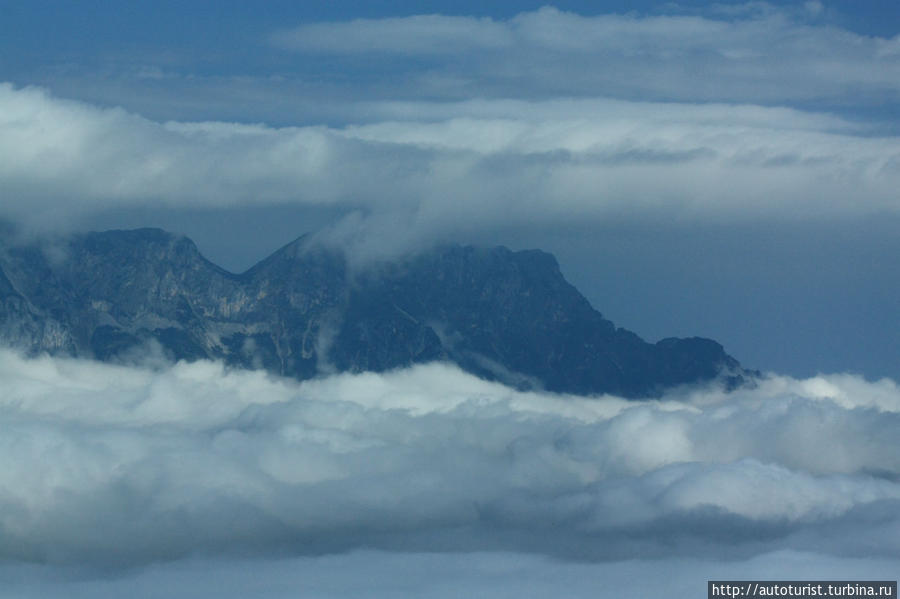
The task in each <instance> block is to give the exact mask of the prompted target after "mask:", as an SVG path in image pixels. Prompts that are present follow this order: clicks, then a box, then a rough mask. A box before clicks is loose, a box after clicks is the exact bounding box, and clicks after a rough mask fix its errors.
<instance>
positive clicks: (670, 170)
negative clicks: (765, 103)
mask: <svg viewBox="0 0 900 599" xmlns="http://www.w3.org/2000/svg"><path fill="white" fill-rule="evenodd" d="M372 108H373V111H374V113H373V114H376V115H377V116H378V119H376V120H375V121H373V122H370V123H367V124H360V125H353V126H345V127H339V128H331V127H324V126H321V127H285V128H272V127H267V126H264V125H245V124H234V123H211V122H210V123H178V122H167V123H157V122H153V121H150V120H148V119H145V118H143V117H141V116H139V115H135V114H130V113H127V112H125V111H123V110H120V109H104V108H99V107H95V106H91V105H87V104H83V103H78V102H73V101H67V100H61V99H58V98H55V97H53V96H51V95H49V94H48V93H47V92H45V91H43V90H40V89H35V88H25V89H18V88H15V87H13V86H12V85H8V84H4V85H0V194H2V196H3V198H4V202H3V204H2V206H0V216H3V217H6V218H10V219H13V220H17V221H20V222H25V223H27V224H28V225H29V226H31V227H38V228H40V227H44V228H46V227H48V226H53V224H54V223H55V224H57V225H59V224H61V223H67V224H71V223H72V222H75V221H77V220H78V219H79V218H80V217H82V218H83V217H85V215H89V214H92V213H95V212H96V211H100V210H106V209H114V208H127V207H135V206H138V207H165V206H168V207H182V208H183V207H191V206H193V207H224V206H253V205H260V204H272V203H286V204H297V205H301V206H323V205H327V206H332V207H335V208H337V209H338V210H343V211H345V212H348V213H349V212H353V211H359V213H360V214H364V215H365V218H364V219H362V220H361V221H353V220H351V221H349V224H348V223H345V225H344V226H345V228H349V229H353V230H354V231H355V234H358V232H357V231H356V229H370V230H372V231H374V232H375V233H377V235H373V237H381V238H391V239H395V240H396V242H397V243H398V244H401V245H402V244H403V243H405V242H412V241H414V240H415V239H416V238H426V237H427V238H433V237H435V236H440V235H441V234H445V235H452V234H454V233H458V232H460V231H467V230H473V229H474V230H489V229H490V228H492V227H497V226H515V225H518V224H530V223H535V222H543V223H547V224H554V223H556V224H566V223H574V222H578V223H589V222H600V221H604V220H608V219H638V220H647V219H650V220H665V221H667V222H671V221H676V222H677V221H681V222H687V223H694V222H705V221H709V220H725V221H729V220H735V219H745V218H776V219H784V218H807V217H810V216H813V217H816V218H820V217H828V216H829V215H830V216H847V215H871V214H880V213H891V214H896V213H897V212H898V211H900V203H898V200H897V194H896V189H897V188H898V187H900V142H898V139H897V138H895V137H879V136H877V135H872V133H873V132H872V131H869V130H867V129H865V128H861V127H860V126H858V125H853V124H851V123H849V122H846V121H843V120H841V119H839V118H837V117H833V116H827V115H820V114H813V113H804V112H801V111H797V110H791V109H784V108H764V107H758V106H727V105H715V104H713V105H703V106H697V105H682V104H654V103H635V102H620V101H612V100H603V99H593V100H553V101H546V102H524V101H513V100H504V101H500V100H497V101H488V100H485V101H467V102H460V103H451V104H417V103H413V104H405V103H396V102H395V103H382V104H377V105H373V107H372ZM400 223H402V226H398V225H399V224H400ZM386 231H389V232H390V235H385V232H386ZM397 231H405V233H404V234H403V235H398V234H397ZM405 238H409V239H405Z"/></svg>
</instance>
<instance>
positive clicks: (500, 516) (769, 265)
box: [0, 0, 900, 598]
mask: <svg viewBox="0 0 900 599" xmlns="http://www.w3.org/2000/svg"><path fill="white" fill-rule="evenodd" d="M898 189H900V3H898V2H896V0H877V1H876V0H872V1H863V2H858V1H850V0H841V1H836V0H835V1H832V0H821V1H815V0H812V1H807V2H768V3H767V2H748V3H734V2H727V3H707V2H696V1H690V2H688V1H684V2H677V3H676V2H652V1H639V2H624V1H623V2H558V3H555V4H553V5H550V4H546V5H545V3H540V2H534V3H532V2H517V3H475V2H469V1H462V2H454V3H449V2H444V1H428V2H375V1H368V2H363V1H360V2H287V1H271V2H264V3H243V2H231V1H226V2H212V1H210V2H190V1H179V2H174V1H160V2H129V3H122V2H112V1H109V2H100V1H96V0H94V1H84V2H77V3H73V2H45V1H40V0H35V1H32V2H10V1H6V0H0V218H2V219H4V220H9V221H12V222H13V223H15V224H16V225H17V227H18V229H19V230H20V231H21V232H23V234H25V235H27V236H38V237H45V238H50V239H52V238H53V237H54V236H55V235H58V234H64V233H67V232H72V231H81V230H90V229H107V228H114V227H119V228H123V227H143V226H160V227H163V228H166V229H169V230H172V231H175V232H180V233H185V234H187V235H189V236H190V237H191V238H193V239H194V240H195V241H196V242H197V243H198V245H199V247H200V249H201V250H202V251H203V252H204V253H205V254H206V255H207V256H208V257H209V258H210V259H211V260H213V261H214V262H216V263H218V264H220V265H222V266H223V267H225V268H228V269H230V270H232V271H235V272H240V271H242V270H244V269H246V268H248V267H250V266H251V265H252V264H253V263H254V262H256V261H257V260H259V259H262V258H263V257H265V256H266V255H267V254H268V253H269V252H271V251H273V250H275V249H276V248H278V247H279V246H281V245H283V244H285V243H288V242H289V241H291V240H293V239H295V238H296V237H298V236H299V235H301V234H303V233H306V232H308V231H319V234H320V235H322V236H324V237H325V238H327V239H330V240H331V241H333V242H337V243H340V244H342V245H343V246H344V247H345V248H346V250H347V252H348V255H349V256H350V257H351V258H352V259H353V260H355V261H357V263H358V264H360V265H365V264H367V263H369V262H371V261H373V260H379V259H388V258H392V257H396V256H398V255H403V254H404V253H407V252H413V251H416V250H418V249H420V248H423V247H425V246H427V245H429V244H431V243H434V242H449V241H457V242H463V243H470V242H471V243H480V244H505V245H508V246H510V247H512V248H514V249H525V248H535V247H537V248H542V249H545V250H548V251H551V252H553V253H554V254H555V255H556V256H557V257H558V259H559V263H560V267H561V269H562V271H563V273H564V274H565V275H566V277H567V278H568V279H569V280H570V281H571V282H572V283H573V284H575V286H576V287H578V288H579V289H580V290H581V291H582V292H583V293H585V295H586V296H587V297H588V299H589V300H590V301H591V303H592V304H593V305H594V306H595V307H596V308H597V309H598V310H600V311H601V312H602V313H603V314H604V316H606V317H607V318H610V319H611V320H613V321H614V322H615V323H616V324H618V325H620V326H623V327H626V328H629V329H631V330H634V331H636V332H637V333H638V334H640V335H641V336H643V337H645V338H646V339H648V340H650V341H656V340H658V339H660V338H664V337H669V336H690V335H701V336H706V337H711V338H714V339H716V340H718V341H720V342H721V343H722V344H723V345H724V346H725V348H726V350H728V351H729V352H730V353H731V354H732V355H734V356H735V357H736V358H738V359H739V360H740V361H741V362H742V364H743V365H745V366H747V367H749V368H757V369H760V370H763V371H766V372H767V373H769V374H768V375H766V376H765V377H764V378H762V379H761V381H760V384H759V385H758V386H757V387H755V388H752V389H750V388H745V389H740V390H738V391H737V392H735V393H732V394H725V393H723V392H722V391H721V390H718V389H715V388H708V389H677V390H672V391H670V392H669V393H667V394H666V395H664V396H663V397H662V398H660V400H659V401H633V402H630V401H625V400H621V399H618V398H612V397H604V398H583V397H571V396H556V395H552V394H546V393H541V392H533V393H531V392H529V393H525V392H519V391H516V390H513V389H508V388H505V387H503V386H501V385H499V384H495V383H490V382H487V381H481V380H478V379H476V378H474V377H471V376H469V375H467V374H465V373H462V372H460V371H459V370H458V369H455V368H454V367H452V366H449V365H441V364H432V365H423V366H419V367H415V368H410V369H406V370H400V371H396V372H391V373H385V374H380V375H379V374H373V373H362V374H356V375H351V374H341V375H334V376H327V377H323V378H318V379H315V380H311V381H306V382H303V383H299V382H296V381H285V380H280V379H275V378H270V377H267V376H266V375H265V374H263V373H260V372H243V371H227V370H225V369H224V367H223V366H222V365H221V364H217V363H213V362H196V363H193V364H184V363H180V364H175V365H165V364H160V363H159V362H158V361H157V362H152V363H149V364H144V365H140V364H139V365H130V366H126V365H110V364H99V363H94V362H90V361H77V360H68V359H64V358H58V357H57V358H50V357H38V358H24V357H22V356H19V355H16V354H14V353H12V352H10V351H8V350H5V349H3V348H0V421H2V423H3V427H4V434H3V436H2V438H0V449H2V451H0V530H2V531H3V534H2V535H0V597H4V596H16V597H29V596H33V597H54V596H58V597H104V596H116V597H120V596H122V595H129V596H133V597H142V596H159V595H160V594H161V593H162V594H166V596H191V597H194V596H211V597H219V596H220V597H230V596H235V597H237V596H241V597H245V596H259V597H294V596H297V595H298V593H299V594H300V595H302V594H303V593H306V594H308V595H311V596H313V595H314V596H321V597H335V598H338V597H358V596H360V595H361V594H362V593H363V592H365V594H366V596H371V597H394V598H396V597H404V596H416V597H459V596H486V597H509V596H516V597H548V596H554V597H555V596H558V594H559V588H560V587H564V588H565V589H566V591H567V592H568V593H569V594H570V595H571V596H572V597H603V596H617V597H618V596H635V597H639V596H640V597H643V596H651V595H660V596H662V595H666V596H675V597H695V596H697V595H698V594H702V593H703V592H704V591H703V589H704V588H705V585H706V580H707V579H711V578H722V579H729V578H730V579H743V580H746V579H753V578H756V579H767V578H768V579H771V578H781V579H807V580H811V579H825V578H830V579H845V580H850V579H881V580H884V579H892V578H896V564H897V560H898V557H900V545H898V539H900V518H898V514H900V484H898V481H900V462H898V460H900V447H898V436H897V430H898V416H900V390H898V385H897V382H896V381H898V380H900V334H898V332H900V301H898V298H900V266H898V260H897V256H900V195H898V192H897V190H898ZM151 357H152V356H151ZM885 377H891V378H885ZM410 564H412V566H410ZM411 571H412V572H411Z"/></svg>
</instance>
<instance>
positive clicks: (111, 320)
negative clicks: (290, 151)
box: [0, 229, 748, 397]
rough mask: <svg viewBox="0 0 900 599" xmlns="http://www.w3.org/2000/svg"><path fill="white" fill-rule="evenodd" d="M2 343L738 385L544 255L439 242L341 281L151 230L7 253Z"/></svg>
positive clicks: (611, 381) (319, 263)
mask: <svg viewBox="0 0 900 599" xmlns="http://www.w3.org/2000/svg"><path fill="white" fill-rule="evenodd" d="M0 343H2V344H4V345H8V346H12V347H15V348H18V349H21V350H23V351H25V352H27V353H31V354H34V353H40V352H49V353H51V354H61V355H71V356H79V357H86V358H87V357H90V358H95V359H98V360H104V361H122V360H124V361H128V360H130V359H135V358H137V357H138V356H140V355H141V354H142V353H146V352H147V351H148V349H150V350H153V349H155V351H160V350H161V351H163V352H164V353H165V354H166V355H167V356H168V357H170V358H172V359H179V360H181V359H184V360H196V359H201V358H210V359H219V360H224V361H225V362H226V363H227V364H230V365H234V366H240V367H245V368H264V369H266V370H268V371H271V372H273V373H277V374H280V375H284V376H290V377H294V378H297V379H306V378H310V377H313V376H316V375H317V374H321V373H329V372H344V371H350V372H358V371H365V370H371V371H384V370H388V369H392V368H397V367H402V366H408V365H411V364H415V363H422V362H430V361H434V360H445V361H450V362H454V363H456V364H458V365H459V366H460V367H462V368H463V369H465V370H467V371H469V372H472V373H474V374H477V375H478V376H482V377H486V378H490V379H496V380H500V381H502V382H505V383H508V384H513V385H516V386H517V387H526V388H527V387H534V388H544V389H547V390H550V391H561V392H572V393H582V394H594V393H614V394H619V395H623V396H626V397H643V396H651V395H654V394H657V393H659V392H660V391H661V390H662V389H664V388H666V387H671V386H674V385H679V384H685V383H696V382H703V381H709V380H712V379H715V378H717V377H718V378H722V379H723V380H724V381H725V382H726V384H729V385H735V384H739V383H741V382H742V381H743V380H744V378H745V377H747V376H748V372H747V371H744V370H742V369H741V368H740V366H739V364H738V363H737V361H736V360H735V359H734V358H732V357H730V356H729V355H728V354H726V353H725V351H724V350H723V348H722V346H721V345H719V344H718V343H716V342H715V341H712V340H709V339H701V338H697V337H694V338H689V339H674V338H672V339H664V340H662V341H660V342H658V343H656V344H651V343H647V342H645V341H643V340H642V339H640V338H639V337H638V336H637V335H635V334H634V333H632V332H630V331H627V330H625V329H622V328H616V327H615V326H614V325H613V323H611V322H610V321H608V320H606V319H604V318H603V317H602V316H601V314H600V313H599V312H597V311H596V310H594V309H593V308H592V307H591V305H590V304H589V303H588V301H587V300H586V299H585V298H584V297H583V296H582V295H581V294H580V293H579V292H578V291H577V290H576V289H575V288H574V287H573V286H572V285H570V284H569V283H567V282H566V281H565V279H564V278H563V276H562V274H561V273H560V271H559V267H558V265H557V263H556V260H555V258H554V257H553V256H551V255H550V254H547V253H545V252H541V251H536V250H531V251H520V252H513V251H510V250H508V249H506V248H502V247H496V248H476V247H461V246H458V245H448V246H441V247H437V248H434V249H431V250H429V251H426V252H422V253H419V254H416V255H415V256H412V257H408V258H404V259H398V260H397V261H395V262H391V263H382V264H377V265H374V266H372V267H370V268H368V269H365V270H363V271H361V272H357V271H353V272H351V271H350V270H349V269H348V266H347V262H346V260H345V258H344V256H343V254H342V253H341V252H340V251H338V250H335V249H329V248H326V247H323V246H321V245H317V244H314V243H312V242H311V241H310V240H309V238H300V239H298V240H296V241H294V242H293V243H290V244H288V245H286V246H285V247H283V248H281V249H280V250H278V251H277V252H275V253H274V254H272V255H271V256H269V257H268V258H266V259H265V260H263V261H262V262H260V263H259V264H257V265H256V266H254V267H253V268H251V269H250V270H248V271H247V272H245V273H243V274H240V275H237V274H233V273H230V272H227V271H225V270H223V269H221V268H219V267H217V266H216V265H214V264H212V263H211V262H209V261H208V260H206V259H205V258H204V257H203V256H202V255H201V254H200V252H199V251H198V250H197V247H196V246H195V245H194V243H193V242H192V241H191V240H190V239H187V238H186V237H183V236H177V235H172V234H170V233H167V232H165V231H162V230H159V229H139V230H133V231H106V232H103V233H88V234H84V235H78V236H75V237H71V238H69V239H66V240H65V241H61V242H59V243H57V244H56V245H52V246H48V245H47V244H40V245H38V244H32V245H21V244H12V243H9V242H4V243H3V244H2V249H0Z"/></svg>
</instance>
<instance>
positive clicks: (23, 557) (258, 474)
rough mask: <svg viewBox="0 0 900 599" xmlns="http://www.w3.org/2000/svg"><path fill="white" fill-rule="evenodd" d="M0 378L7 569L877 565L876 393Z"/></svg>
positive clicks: (886, 460)
mask: <svg viewBox="0 0 900 599" xmlns="http://www.w3.org/2000/svg"><path fill="white" fill-rule="evenodd" d="M0 375H2V380H3V381H4V383H3V387H4V393H3V396H2V399H0V414H2V418H3V421H4V431H5V432H4V436H3V440H2V445H3V451H2V452H0V455H2V456H3V458H2V467H0V506H2V510H0V527H2V530H3V531H4V534H3V535H2V537H0V554H2V555H3V556H4V558H5V559H7V560H17V561H26V562H49V563H54V564H69V565H76V566H77V565H86V566H104V567H105V566H109V565H116V564H120V565H125V564H131V565H135V564H144V563H149V562H152V561H156V560H167V559H175V558H181V557H184V556H188V555H191V554H194V553H197V552H200V553H203V554H207V555H221V556H228V555H237V554H241V553H246V552H249V553H251V554H258V555H262V556H265V555H276V554H282V553H283V552H287V553H288V554H304V553H313V554H320V553H329V552H333V551H343V550H353V549H359V548H364V547H380V548H384V549H391V550H399V551H411V552H416V551H421V550H429V551H431V550H439V551H456V552H470V551H485V550H505V551H514V552H517V551H526V552H536V553H540V554H545V555H549V556H555V557H564V558H568V557H574V558H577V559H580V560H610V559H622V558H628V557H654V558H671V557H673V552H677V554H678V555H682V556H685V557H690V556H695V557H697V558H704V557H705V556H712V555H718V554H722V555H726V556H732V557H735V558H738V557H741V556H748V555H755V554H760V553H765V552H768V551H779V550H792V551H807V552H810V551H812V552H816V553H819V554H822V555H833V556H844V557H852V558H877V559H887V558H892V559H896V557H897V556H898V555H900V545H898V543H897V539H898V538H900V535H898V532H900V519H898V517H897V514H898V513H900V512H898V506H900V457H898V456H900V441H898V438H897V435H896V431H897V427H898V425H900V389H898V388H897V385H896V384H895V383H893V382H892V381H888V380H883V381H879V382H874V383H872V382H866V381H864V380H861V379H859V378H856V377H852V376H847V375H840V376H828V377H826V376H822V377H817V378H814V379H809V380H793V379H787V378H784V377H774V376H772V377H768V378H766V379H764V380H763V381H762V382H761V384H760V385H759V386H758V387H757V388H755V389H742V390H739V391H737V392H734V393H730V394H726V393H723V392H721V391H719V390H716V389H707V390H698V389H694V390H682V391H678V392H673V393H672V394H670V395H668V396H666V397H664V398H662V399H661V400H659V401H640V402H634V401H626V400H622V399H618V398H614V397H597V398H584V397H571V396H559V395H550V394H543V393H534V392H519V391H515V390H512V389H509V388H506V387H504V386H502V385H499V384H497V383H491V382H486V381H482V380H479V379H476V378H474V377H472V376H470V375H467V374H465V373H462V372H461V371H459V370H457V369H456V368H454V367H452V366H448V365H443V364H431V365H424V366H418V367H415V368H412V369H408V370H400V371H396V372H391V373H387V374H381V375H377V374H372V373H364V374H359V375H335V376H331V377H327V378H322V379H317V380H312V381H307V382H303V383H296V382H292V381H285V380H280V379H273V378H271V377H269V376H267V375H265V374H263V373H260V372H246V371H227V370H225V369H224V368H223V367H222V365H221V364H217V363H212V362H197V363H193V364H185V363H179V364H175V365H171V366H167V367H164V368H161V369H156V370H149V369H144V368H137V367H128V366H115V365H105V364H98V363H93V362H82V361H74V360H68V359H54V358H49V357H43V358H35V359H25V358H22V357H20V356H18V355H16V354H13V353H10V352H6V351H4V352H3V353H2V354H0ZM848 530H852V531H853V535H852V542H849V541H848V539H847V538H846V531H848Z"/></svg>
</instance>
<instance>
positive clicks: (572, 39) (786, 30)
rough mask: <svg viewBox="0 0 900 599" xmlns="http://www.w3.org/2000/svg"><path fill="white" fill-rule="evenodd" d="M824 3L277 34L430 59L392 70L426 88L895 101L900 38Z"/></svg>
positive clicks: (283, 39) (553, 12) (421, 19)
mask: <svg viewBox="0 0 900 599" xmlns="http://www.w3.org/2000/svg"><path fill="white" fill-rule="evenodd" d="M817 7H818V8H821V5H819V4H817V3H807V5H806V7H804V8H801V9H799V10H792V9H785V8H776V7H774V6H772V5H768V4H765V3H755V4H748V5H742V6H739V7H725V6H721V7H719V10H714V9H707V10H705V11H703V14H684V13H683V12H682V13H681V14H679V13H678V12H669V13H668V14H666V13H663V14H657V15H652V16H639V15H633V14H629V15H616V14H607V15H599V16H582V15H578V14H574V13H569V12H563V11H560V10H557V9H555V8H553V7H545V8H542V9H540V10H538V11H535V12H527V13H522V14H519V15H517V16H515V17H513V18H511V19H508V20H491V19H476V18H467V17H456V16H441V15H428V16H411V17H406V18H390V19H369V20H365V19H360V20H354V21H346V22H333V23H313V24H307V25H302V26H300V27H297V28H294V29H288V30H283V31H280V32H277V33H275V34H273V35H272V37H271V39H270V41H271V42H272V43H273V44H275V45H276V46H278V47H281V48H284V49H288V50H293V51H298V52H304V53H313V54H337V55H342V56H352V55H366V56H368V55H371V54H375V55H378V56H381V57H385V56H395V57H402V58H409V59H415V60H416V61H420V60H423V59H424V60H425V61H426V62H430V63H431V64H429V65H428V67H427V68H425V69H423V68H422V67H421V66H419V63H418V62H411V63H410V64H408V65H405V66H404V65H403V64H402V63H401V64H399V65H394V69H399V70H401V71H403V70H406V71H408V72H419V73H420V78H419V79H418V80H417V82H416V83H417V85H423V84H424V85H428V81H429V78H430V75H429V73H430V72H432V71H433V70H434V69H435V68H439V69H440V70H441V72H442V73H444V76H443V77H442V81H443V82H444V84H446V83H448V82H450V81H451V80H453V79H455V80H456V81H457V84H458V86H459V90H460V91H463V90H464V89H466V88H468V87H470V86H472V85H473V80H474V79H477V80H478V81H479V83H478V84H477V87H478V88H479V89H480V90H481V91H482V93H488V94H492V95H493V94H500V95H509V94H510V93H511V90H516V92H513V93H514V94H515V95H525V96H535V95H537V96H541V95H546V94H551V95H560V94H562V95H570V94H576V95H585V94H587V95H604V96H615V97H640V98H643V99H665V100H679V101H740V102H766V103H780V102H798V101H800V102H803V101H828V102H838V103H842V102H847V103H851V104H854V105H859V104H861V103H862V104H869V103H878V102H882V101H883V100H884V98H885V97H888V98H890V99H891V101H893V102H896V101H897V99H898V92H900V85H898V83H897V82H898V81H900V60H898V59H900V55H898V54H897V52H896V49H897V45H898V40H897V39H896V38H894V39H882V38H870V37H866V36H862V35H858V34H854V33H851V32H848V31H845V30H842V29H839V28H837V27H835V26H832V25H829V24H828V23H827V22H823V21H821V20H820V18H821V16H822V10H819V9H817ZM726 8H731V10H730V11H728V12H726V11H725V9H726ZM436 65H439V67H436ZM451 74H452V76H451ZM432 82H433V83H434V85H433V86H429V87H432V88H433V90H432V91H437V90H438V89H439V84H438V82H437V81H436V80H432ZM503 90H505V92H504V91H503ZM401 93H402V92H401Z"/></svg>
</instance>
